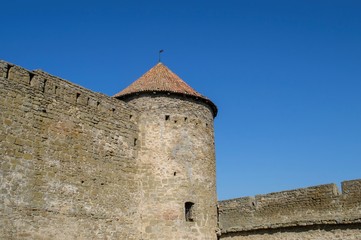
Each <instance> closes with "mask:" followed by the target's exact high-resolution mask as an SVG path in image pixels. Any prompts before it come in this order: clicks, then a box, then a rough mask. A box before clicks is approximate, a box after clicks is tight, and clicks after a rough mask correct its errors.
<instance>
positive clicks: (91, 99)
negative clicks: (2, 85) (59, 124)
mask: <svg viewBox="0 0 361 240" xmlns="http://www.w3.org/2000/svg"><path fill="white" fill-rule="evenodd" d="M0 77H2V78H5V79H7V80H9V81H14V82H17V83H19V84H22V85H25V86H30V87H32V88H33V89H34V90H35V91H38V92H42V93H44V96H45V97H48V98H50V97H54V98H56V99H58V100H61V101H64V102H67V103H69V104H74V105H77V106H78V107H82V106H84V107H89V108H92V109H93V110H94V111H99V112H103V113H104V112H109V113H111V114H112V115H114V117H121V118H122V117H123V116H119V114H120V115H123V114H127V115H128V117H129V119H130V120H131V121H135V120H136V114H132V112H134V111H137V110H136V109H134V108H132V107H131V106H129V105H128V104H126V103H124V102H123V101H119V100H118V99H114V98H112V97H109V96H106V95H104V94H101V93H95V92H92V91H90V90H88V89H85V88H83V87H80V86H78V85H76V84H74V83H71V82H69V81H66V80H64V79H61V78H59V77H56V76H53V75H51V74H49V73H46V72H44V71H42V70H34V71H29V70H27V69H25V68H22V67H19V66H17V65H14V64H11V63H8V62H5V61H3V60H0Z"/></svg>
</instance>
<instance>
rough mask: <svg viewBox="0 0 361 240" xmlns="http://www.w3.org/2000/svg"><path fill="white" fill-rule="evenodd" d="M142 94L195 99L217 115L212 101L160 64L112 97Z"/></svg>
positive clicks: (120, 97)
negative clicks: (175, 95) (153, 93)
mask: <svg viewBox="0 0 361 240" xmlns="http://www.w3.org/2000/svg"><path fill="white" fill-rule="evenodd" d="M142 92H167V93H175V94H181V95H185V96H189V97H192V98H196V99H199V100H201V101H203V102H205V103H207V104H208V105H210V106H211V108H212V110H213V113H214V116H216V115H217V107H216V106H215V105H214V103H212V101H210V100H209V99H208V98H206V97H205V96H203V95H201V94H200V93H198V92H197V91H196V90H194V89H193V88H191V87H190V86H189V85H188V84H187V83H185V82H184V81H183V80H182V79H181V78H180V77H178V76H177V75H176V74H175V73H173V72H172V71H171V70H170V69H169V68H167V67H166V66H165V65H164V64H163V63H161V62H159V63H158V64H156V65H155V66H154V67H152V68H151V69H150V70H149V71H148V72H146V73H145V74H144V75H143V76H141V77H140V78H139V79H138V80H136V81H135V82H133V83H132V84H130V85H129V86H128V87H127V88H125V89H123V90H122V91H120V92H119V93H117V94H115V95H114V96H113V97H116V98H119V99H124V98H126V97H129V96H132V95H134V94H139V93H142Z"/></svg>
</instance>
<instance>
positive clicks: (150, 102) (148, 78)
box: [114, 63, 217, 239]
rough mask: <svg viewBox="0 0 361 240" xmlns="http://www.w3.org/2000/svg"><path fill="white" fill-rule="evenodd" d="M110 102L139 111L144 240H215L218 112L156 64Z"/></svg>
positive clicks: (207, 101)
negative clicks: (125, 104) (215, 133)
mask: <svg viewBox="0 0 361 240" xmlns="http://www.w3.org/2000/svg"><path fill="white" fill-rule="evenodd" d="M114 97H116V98H118V99H120V100H123V101H126V102H128V103H129V104H131V105H133V106H135V107H136V108H137V109H139V111H140V117H139V122H138V126H139V132H140V134H139V139H136V140H135V144H137V145H138V146H139V152H138V157H137V164H138V167H139V184H140V189H141V194H142V196H141V199H142V200H141V203H140V205H141V206H140V215H141V220H140V231H141V234H142V238H143V239H216V238H217V237H216V229H217V207H216V204H217V197H216V175H215V151H214V130H213V119H214V117H215V116H216V115H217V107H216V106H215V105H214V103H212V102H211V101H210V100H209V99H207V98H206V97H204V96H202V95H201V94H199V93H198V92H196V91H195V90H194V89H192V88H191V87H190V86H188V85H187V84H186V83H185V82H184V81H183V80H182V79H180V78H179V77H178V76H177V75H176V74H174V73H173V72H172V71H171V70H169V69H168V68H167V67H166V66H165V65H164V64H162V63H158V64H157V65H155V66H154V67H153V68H151V69H150V70H149V71H148V72H147V73H145V74H144V75H143V76H141V77H140V78H139V79H138V80H136V81H135V82H133V83H132V84H131V85H130V86H129V87H127V88H126V89H124V90H123V91H121V92H119V93H118V94H116V95H115V96H114Z"/></svg>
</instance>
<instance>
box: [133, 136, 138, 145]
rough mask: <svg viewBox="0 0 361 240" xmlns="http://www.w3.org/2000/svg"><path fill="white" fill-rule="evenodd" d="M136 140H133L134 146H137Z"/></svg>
mask: <svg viewBox="0 0 361 240" xmlns="http://www.w3.org/2000/svg"><path fill="white" fill-rule="evenodd" d="M137 141H138V139H136V138H134V146H137Z"/></svg>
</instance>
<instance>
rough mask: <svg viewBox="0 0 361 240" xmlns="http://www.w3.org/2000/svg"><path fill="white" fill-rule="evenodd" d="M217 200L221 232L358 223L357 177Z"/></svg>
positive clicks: (359, 184) (360, 200) (359, 187)
mask: <svg viewBox="0 0 361 240" xmlns="http://www.w3.org/2000/svg"><path fill="white" fill-rule="evenodd" d="M341 186H342V192H339V190H338V188H337V186H336V185H335V184H325V185H319V186H314V187H308V188H301V189H295V190H290V191H283V192H275V193H269V194H262V195H256V196H255V197H243V198H236V199H230V200H225V201H220V202H219V225H220V228H221V230H222V233H229V232H241V231H250V230H257V229H270V228H284V227H292V226H307V225H317V224H348V223H360V222H361V179H357V180H351V181H344V182H342V184H341Z"/></svg>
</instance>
